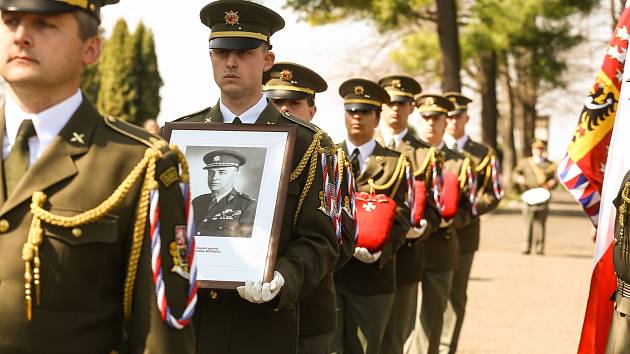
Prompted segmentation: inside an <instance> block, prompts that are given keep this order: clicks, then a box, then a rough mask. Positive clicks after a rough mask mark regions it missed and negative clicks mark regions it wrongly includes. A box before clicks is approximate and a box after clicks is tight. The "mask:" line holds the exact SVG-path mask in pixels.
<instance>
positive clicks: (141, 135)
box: [104, 116, 169, 152]
mask: <svg viewBox="0 0 630 354" xmlns="http://www.w3.org/2000/svg"><path fill="white" fill-rule="evenodd" d="M104 121H105V125H107V126H108V127H110V128H111V129H112V130H114V131H116V132H118V133H120V134H122V135H124V136H126V137H128V138H131V139H133V140H135V141H139V142H141V143H143V144H144V145H146V146H148V147H152V148H155V149H157V150H159V151H161V152H167V151H169V147H168V143H167V142H166V140H164V139H162V138H161V137H159V136H157V135H153V134H151V133H149V132H148V131H146V130H144V129H142V128H140V127H138V126H135V125H133V124H129V123H127V122H125V121H123V120H120V119H116V118H114V117H110V116H107V117H104Z"/></svg>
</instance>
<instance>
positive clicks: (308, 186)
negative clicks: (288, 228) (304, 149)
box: [293, 152, 317, 228]
mask: <svg viewBox="0 0 630 354" xmlns="http://www.w3.org/2000/svg"><path fill="white" fill-rule="evenodd" d="M316 171H317V154H316V153H313V152H312V153H311V163H310V166H309V168H308V177H307V178H306V184H305V185H304V189H302V193H301V194H300V199H299V200H298V204H297V208H296V209H295V215H293V227H294V228H295V225H297V220H298V216H299V215H300V210H302V205H303V204H304V200H305V199H306V196H307V195H308V192H309V191H310V190H311V186H312V185H313V181H314V180H315V172H316Z"/></svg>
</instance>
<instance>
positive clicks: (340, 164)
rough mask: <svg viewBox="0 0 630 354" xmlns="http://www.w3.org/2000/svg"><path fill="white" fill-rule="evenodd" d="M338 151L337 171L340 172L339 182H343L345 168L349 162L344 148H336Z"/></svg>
mask: <svg viewBox="0 0 630 354" xmlns="http://www.w3.org/2000/svg"><path fill="white" fill-rule="evenodd" d="M336 153H337V171H338V173H339V184H342V183H343V169H344V167H345V166H346V165H347V164H348V163H347V161H346V153H345V152H344V151H343V149H336Z"/></svg>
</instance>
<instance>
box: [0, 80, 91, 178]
mask: <svg viewBox="0 0 630 354" xmlns="http://www.w3.org/2000/svg"><path fill="white" fill-rule="evenodd" d="M81 102H83V95H82V94H81V90H77V92H76V93H75V94H74V95H72V96H70V97H69V98H67V99H65V100H64V101H61V102H59V103H57V104H56V105H54V106H52V107H50V108H48V109H46V110H45V111H42V112H39V113H26V112H24V110H22V108H20V106H19V105H18V104H17V102H15V100H14V99H13V98H12V97H11V95H7V97H6V104H5V106H4V117H5V130H4V138H3V140H2V156H3V159H6V158H7V156H9V152H11V149H12V148H13V144H15V139H16V138H17V133H18V129H19V128H20V125H21V124H22V121H23V120H25V119H31V120H32V121H33V126H34V127H35V136H33V137H31V138H30V139H29V140H28V148H29V155H30V156H29V166H30V165H33V163H34V162H35V161H36V160H37V159H38V158H39V157H40V156H42V154H43V153H44V151H46V148H47V147H48V146H49V145H50V143H52V141H53V139H54V138H55V137H56V136H57V135H58V134H59V132H60V131H61V129H62V128H63V127H64V126H65V125H66V124H67V123H68V121H69V120H70V118H72V115H73V114H74V112H76V111H77V109H78V108H79V106H80V105H81Z"/></svg>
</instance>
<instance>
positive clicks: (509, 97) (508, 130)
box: [500, 56, 516, 191]
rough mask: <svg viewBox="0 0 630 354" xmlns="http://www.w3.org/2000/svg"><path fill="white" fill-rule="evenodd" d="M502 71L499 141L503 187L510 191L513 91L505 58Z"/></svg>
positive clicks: (513, 150) (513, 162) (513, 159)
mask: <svg viewBox="0 0 630 354" xmlns="http://www.w3.org/2000/svg"><path fill="white" fill-rule="evenodd" d="M502 62H503V70H500V78H501V80H500V83H501V87H502V93H503V97H504V99H503V101H504V102H507V105H505V106H504V107H505V114H503V115H502V116H503V117H504V119H503V121H504V124H503V127H502V128H503V129H502V134H501V140H502V141H503V144H502V145H503V160H502V163H503V164H502V169H503V185H504V188H505V189H506V190H508V191H509V190H512V187H513V183H512V170H513V169H514V167H515V166H516V147H515V146H514V105H515V100H514V89H513V88H512V80H511V79H510V73H509V70H508V68H507V65H508V64H507V57H505V56H503V60H502Z"/></svg>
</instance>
